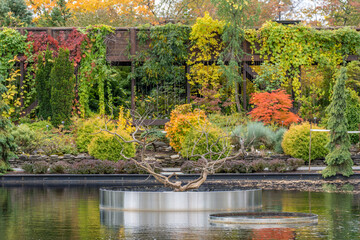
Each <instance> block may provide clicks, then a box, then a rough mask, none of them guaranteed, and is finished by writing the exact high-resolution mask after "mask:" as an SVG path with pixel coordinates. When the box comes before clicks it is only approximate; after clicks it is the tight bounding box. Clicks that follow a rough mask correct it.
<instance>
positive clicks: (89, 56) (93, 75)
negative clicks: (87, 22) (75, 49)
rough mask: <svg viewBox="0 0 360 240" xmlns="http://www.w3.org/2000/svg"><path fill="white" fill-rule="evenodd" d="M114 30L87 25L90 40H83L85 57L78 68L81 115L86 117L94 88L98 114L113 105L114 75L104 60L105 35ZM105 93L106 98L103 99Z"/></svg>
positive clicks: (107, 27)
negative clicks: (112, 81) (112, 85)
mask: <svg viewBox="0 0 360 240" xmlns="http://www.w3.org/2000/svg"><path fill="white" fill-rule="evenodd" d="M113 32H114V28H112V27H110V26H106V25H99V26H89V27H87V28H86V34H87V37H88V39H89V41H90V43H88V42H87V41H83V43H82V46H81V48H82V52H83V53H84V54H85V57H84V58H83V59H82V61H81V66H80V69H79V79H80V82H79V103H80V114H81V116H82V117H83V118H84V117H87V116H89V114H90V112H91V111H90V108H89V103H90V102H91V101H93V100H95V99H92V98H91V95H90V93H91V90H92V89H96V95H97V96H96V97H98V103H99V104H98V108H99V109H98V110H99V113H100V114H105V106H106V102H107V104H108V105H109V106H110V107H112V106H113V94H112V91H111V81H110V79H112V78H114V76H115V75H116V74H115V72H114V71H113V70H112V68H111V67H110V65H109V63H108V62H107V61H106V44H104V41H105V39H106V37H107V36H108V35H109V34H111V33H113ZM105 95H107V99H105Z"/></svg>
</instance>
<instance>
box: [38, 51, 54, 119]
mask: <svg viewBox="0 0 360 240" xmlns="http://www.w3.org/2000/svg"><path fill="white" fill-rule="evenodd" d="M44 55H45V56H44ZM44 55H43V54H39V56H38V65H37V66H38V70H37V71H36V77H35V84H36V92H37V98H38V101H39V104H38V106H39V112H38V117H39V118H43V119H45V120H47V119H48V118H49V117H51V105H50V104H49V103H50V99H51V84H50V73H51V69H52V67H53V62H52V61H51V58H52V52H51V51H50V50H49V49H46V51H45V53H44Z"/></svg>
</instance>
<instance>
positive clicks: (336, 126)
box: [322, 67, 353, 177]
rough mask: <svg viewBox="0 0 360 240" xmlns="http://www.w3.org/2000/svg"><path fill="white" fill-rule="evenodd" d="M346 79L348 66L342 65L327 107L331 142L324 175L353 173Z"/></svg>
mask: <svg viewBox="0 0 360 240" xmlns="http://www.w3.org/2000/svg"><path fill="white" fill-rule="evenodd" d="M346 79H347V75H346V68H344V67H342V68H341V69H340V74H339V76H338V77H337V79H336V84H335V87H334V93H333V96H332V99H331V103H330V105H329V107H328V108H327V111H328V114H329V120H328V128H329V129H330V142H329V143H328V145H327V147H328V149H329V154H328V155H327V156H326V157H325V162H326V164H327V165H328V166H327V167H326V168H325V169H324V170H323V172H322V175H323V177H330V176H334V175H336V174H337V173H339V174H342V175H344V176H347V177H348V176H350V175H351V174H353V171H352V165H353V162H352V159H351V155H350V151H349V148H350V138H349V135H348V133H347V120H346V116H345V110H346V93H345V81H346Z"/></svg>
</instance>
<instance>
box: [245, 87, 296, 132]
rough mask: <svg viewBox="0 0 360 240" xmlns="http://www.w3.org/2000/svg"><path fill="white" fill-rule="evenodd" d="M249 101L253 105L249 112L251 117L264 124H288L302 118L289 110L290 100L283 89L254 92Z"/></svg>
mask: <svg viewBox="0 0 360 240" xmlns="http://www.w3.org/2000/svg"><path fill="white" fill-rule="evenodd" d="M250 103H251V104H254V105H255V108H254V109H253V110H252V111H251V112H250V113H249V114H250V116H251V118H252V119H253V120H257V121H261V122H263V123H264V124H265V125H267V124H274V123H277V124H282V125H284V126H288V125H290V124H291V123H294V122H299V121H301V120H302V119H301V118H300V117H299V116H298V115H296V114H294V113H292V112H290V108H291V107H292V100H291V99H290V95H289V94H287V93H286V92H285V91H284V90H280V89H278V90H275V91H272V92H271V93H269V92H262V93H254V94H253V95H252V97H251V99H250Z"/></svg>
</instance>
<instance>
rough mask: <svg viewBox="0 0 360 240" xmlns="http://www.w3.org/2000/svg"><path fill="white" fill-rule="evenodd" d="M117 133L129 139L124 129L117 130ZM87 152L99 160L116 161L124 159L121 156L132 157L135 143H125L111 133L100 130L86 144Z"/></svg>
mask: <svg viewBox="0 0 360 240" xmlns="http://www.w3.org/2000/svg"><path fill="white" fill-rule="evenodd" d="M117 134H119V135H120V136H122V137H123V138H124V140H126V141H130V140H131V137H130V135H129V134H128V133H127V132H125V131H119V130H118V131H117ZM88 152H89V154H90V155H91V156H93V157H95V158H97V159H101V160H111V161H118V160H120V159H122V160H123V159H124V157H123V156H122V154H123V155H125V156H126V157H134V156H135V152H136V150H135V144H134V143H125V142H123V141H122V140H121V139H120V138H118V137H115V136H114V135H113V134H110V133H107V132H101V133H98V134H96V135H95V136H94V138H93V139H92V140H91V142H90V144H89V146H88Z"/></svg>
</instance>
